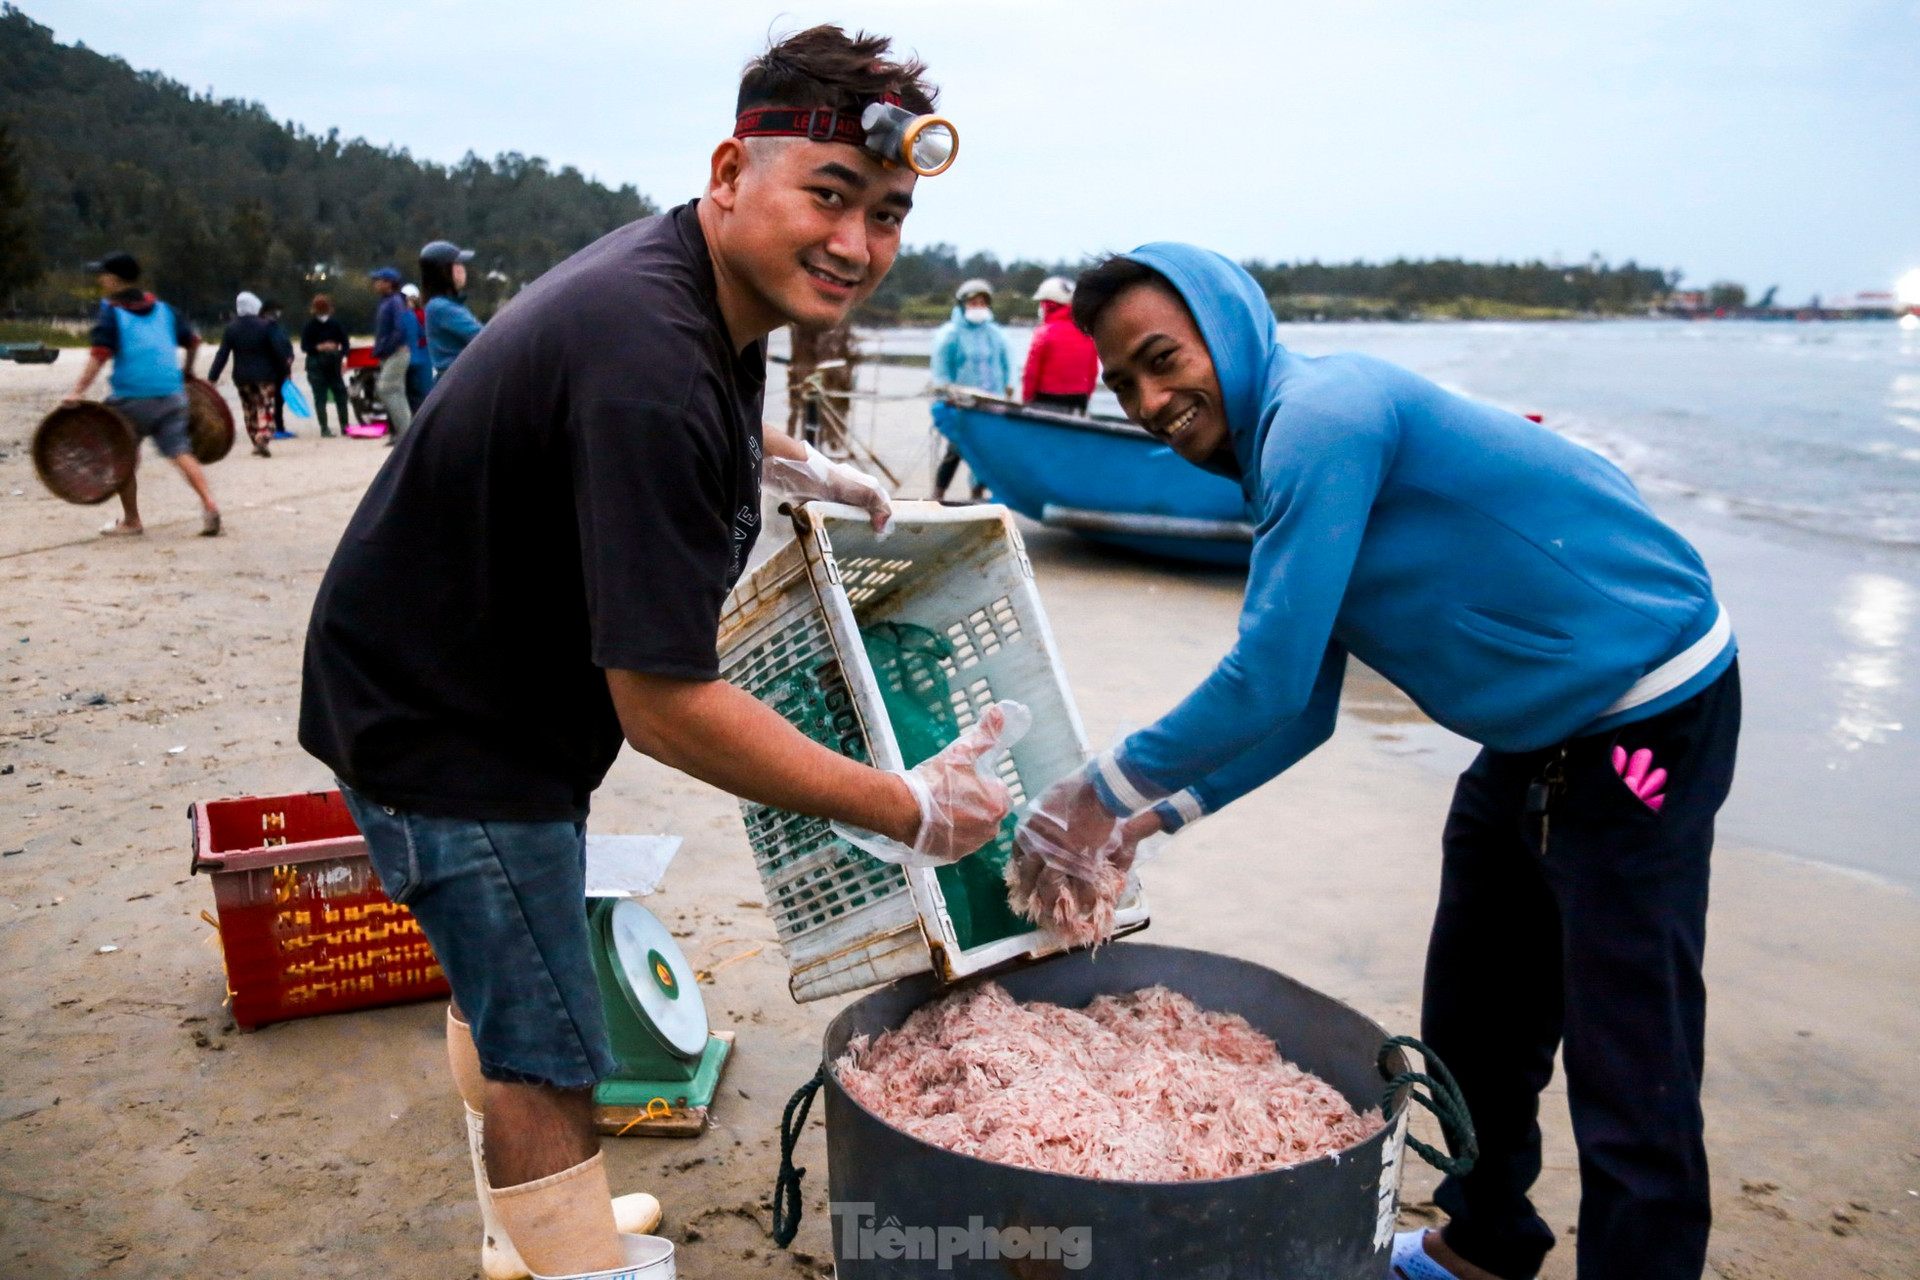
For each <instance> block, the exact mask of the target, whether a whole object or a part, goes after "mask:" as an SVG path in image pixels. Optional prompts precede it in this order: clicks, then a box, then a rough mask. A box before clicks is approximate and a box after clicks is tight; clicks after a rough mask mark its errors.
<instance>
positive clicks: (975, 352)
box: [933, 307, 1013, 396]
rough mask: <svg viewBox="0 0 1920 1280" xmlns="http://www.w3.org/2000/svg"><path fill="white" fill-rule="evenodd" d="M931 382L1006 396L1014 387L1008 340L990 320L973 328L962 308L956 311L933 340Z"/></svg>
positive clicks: (974, 325) (957, 308) (973, 325)
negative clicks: (1009, 388)
mask: <svg viewBox="0 0 1920 1280" xmlns="http://www.w3.org/2000/svg"><path fill="white" fill-rule="evenodd" d="M933 380H934V381H935V382H938V383H942V384H948V383H950V384H952V385H954V386H958V387H972V388H973V389H974V390H976V391H987V392H991V393H992V394H994V395H996V396H1003V395H1005V394H1007V388H1008V387H1011V386H1012V385H1013V358H1012V355H1011V353H1009V352H1008V350H1007V336H1006V335H1005V334H1004V333H1001V332H1000V326H999V325H997V324H995V323H994V322H993V321H992V320H983V321H981V322H980V323H979V324H975V323H974V322H973V321H971V320H969V319H967V315H966V308H965V307H955V308H954V309H953V318H952V319H951V320H949V321H947V322H946V323H945V324H943V325H941V326H940V331H939V332H938V333H936V334H934V336H933Z"/></svg>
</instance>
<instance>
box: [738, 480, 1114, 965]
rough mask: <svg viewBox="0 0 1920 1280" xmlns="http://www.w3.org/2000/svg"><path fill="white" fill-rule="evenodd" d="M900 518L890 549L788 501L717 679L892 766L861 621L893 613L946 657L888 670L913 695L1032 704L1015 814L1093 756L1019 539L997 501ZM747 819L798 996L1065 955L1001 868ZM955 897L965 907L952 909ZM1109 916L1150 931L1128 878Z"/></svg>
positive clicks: (959, 707) (1018, 756) (970, 704)
mask: <svg viewBox="0 0 1920 1280" xmlns="http://www.w3.org/2000/svg"><path fill="white" fill-rule="evenodd" d="M894 512H895V527H894V532H893V534H892V536H890V537H889V538H888V539H887V540H886V541H884V542H882V541H880V540H879V539H878V538H877V537H875V535H874V533H873V529H872V527H871V526H870V525H869V523H868V521H867V518H866V515H865V513H864V512H861V511H858V510H856V509H854V508H851V507H843V506H837V505H833V504H827V503H810V504H807V505H804V506H801V507H798V508H796V509H795V511H794V515H793V520H794V528H795V533H796V537H795V539H794V541H793V542H792V543H790V544H788V545H787V546H785V547H783V548H781V549H780V551H778V552H777V553H775V554H774V555H773V557H772V558H771V559H769V560H768V561H767V562H766V563H765V564H764V565H762V566H761V567H760V568H759V569H758V570H756V571H755V572H753V573H752V574H751V575H749V576H748V577H747V578H745V579H743V580H742V581H741V582H740V584H739V585H738V586H736V587H735V588H734V591H733V594H732V595H731V596H730V597H729V598H728V600H727V605H726V608H725V610H724V611H723V613H722V615H721V619H720V667H721V674H722V675H723V676H724V677H725V678H726V679H727V680H729V681H730V682H732V683H734V684H736V685H739V686H740V687H741V688H743V689H745V690H747V691H748V692H749V693H752V694H754V695H755V696H756V697H758V698H760V699H761V700H763V701H765V702H767V703H768V704H769V705H771V706H773V707H774V708H775V709H776V710H778V711H780V713H781V714H782V715H783V716H785V717H786V718H787V719H788V720H789V721H790V722H792V723H794V724H795V725H796V726H797V727H799V728H800V729H801V731H802V732H804V733H807V734H808V736H810V737H813V738H814V739H815V740H816V741H821V742H825V743H827V744H828V745H830V746H832V747H834V748H835V749H836V750H838V751H839V752H840V753H841V754H843V755H847V756H851V757H853V758H855V759H858V760H864V761H867V762H868V763H871V764H874V765H877V766H879V767H881V768H900V767H902V765H903V763H904V762H903V760H902V756H901V751H900V744H899V741H898V739H897V738H896V737H895V733H894V726H893V724H892V722H891V720H890V718H889V715H888V712H887V707H886V702H885V698H884V695H883V691H882V689H881V687H880V680H879V677H878V676H876V674H875V670H874V666H873V664H872V663H871V662H870V661H869V659H868V656H867V648H866V644H865V642H864V641H863V639H862V636H861V631H862V629H863V628H869V629H870V628H873V627H875V626H876V625H877V624H882V623H900V624H906V625H908V626H911V627H919V628H925V629H926V630H928V631H931V632H934V633H935V634H936V635H938V636H940V637H942V638H943V639H944V641H945V643H946V645H947V646H950V650H951V653H950V656H948V657H945V658H943V659H941V660H940V661H939V662H938V663H937V664H928V663H922V664H919V665H917V666H916V667H915V669H914V670H913V671H912V672H910V673H907V674H906V675H905V676H904V677H903V676H902V675H900V674H899V673H898V672H897V671H896V675H895V678H896V679H902V678H905V679H910V680H912V681H913V684H914V687H913V688H912V690H910V692H911V693H912V694H913V695H914V696H915V697H916V698H918V699H920V700H922V701H926V700H932V699H938V700H941V701H943V702H944V703H945V705H946V706H947V707H948V708H949V709H950V711H951V714H952V716H953V718H954V720H955V721H956V722H957V724H958V725H959V726H960V727H963V728H964V727H965V726H966V725H968V724H971V723H972V722H973V719H974V717H975V715H976V714H977V713H978V712H979V710H980V709H981V708H983V707H986V706H988V705H990V704H991V703H993V702H994V701H996V700H997V699H1000V698H1013V699H1016V700H1018V701H1020V702H1024V703H1026V704H1027V705H1028V706H1029V707H1031V708H1032V709H1033V729H1032V731H1031V732H1029V733H1028V734H1027V736H1026V737H1025V738H1024V739H1023V740H1022V741H1021V742H1020V744H1019V745H1018V746H1016V747H1015V748H1014V749H1013V752H1012V754H1011V756H1010V758H1009V759H1008V760H1007V761H1005V763H1004V764H1003V765H1002V767H1001V775H1002V776H1003V777H1004V778H1005V779H1006V781H1007V785H1008V788H1009V789H1010V790H1011V791H1012V793H1013V796H1014V803H1015V805H1016V807H1018V806H1019V805H1021V804H1023V803H1024V802H1025V800H1026V799H1027V798H1028V797H1029V796H1031V795H1034V794H1037V793H1038V792H1040V791H1041V790H1043V789H1044V788H1045V787H1046V786H1047V785H1048V784H1049V783H1051V782H1053V781H1054V780H1055V779H1057V778H1060V777H1062V776H1064V775H1065V774H1067V773H1069V772H1071V771H1072V770H1074V769H1076V768H1078V767H1079V766H1080V765H1081V763H1082V762H1084V761H1085V760H1086V758H1087V756H1088V754H1089V753H1088V749H1087V736H1086V730H1085V729H1084V728H1083V727H1082V726H1081V723H1080V713H1079V711H1078V710H1077V709H1076V708H1075V706H1074V702H1073V695H1072V693H1071V691H1070V690H1069V689H1068V687H1067V680H1066V673H1065V672H1064V671H1063V670H1062V669H1061V665H1060V658H1059V653H1058V650H1057V649H1056V647H1055V645H1054V642H1053V634H1052V632H1051V631H1050V630H1049V629H1048V627H1047V618H1046V613H1045V611H1044V610H1043V609H1042V607H1041V604H1040V596H1039V593H1038V592H1037V591H1036V590H1035V588H1034V584H1033V568H1032V566H1031V565H1030V564H1029V563H1028V561H1027V554H1026V548H1025V546H1024V545H1023V543H1022V542H1021V538H1020V531H1019V529H1018V528H1016V527H1015V525H1014V522H1013V517H1012V516H1011V515H1010V514H1009V513H1008V512H1007V510H1006V508H1004V507H1000V506H992V505H982V506H969V507H943V506H941V505H939V504H937V503H931V502H901V503H896V504H895V505H894ZM936 665H937V670H935V669H931V668H933V667H934V666H936ZM896 692H899V690H896ZM741 811H742V813H743V814H744V815H745V818H746V824H747V839H748V842H749V843H750V844H751V845H752V847H753V855H754V861H755V863H756V865H757V866H758V868H759V871H760V880H761V885H762V888H763V889H764V890H765V892H766V898H767V908H768V911H769V912H770V913H771V914H772V916H773V920H774V925H775V927H776V929H777V931H778V933H779V936H780V941H781V945H782V947H783V948H784V950H785V952H786V957H787V967H788V971H789V977H788V986H789V988H790V989H791V990H792V992H793V996H794V999H796V1000H817V999H820V998H822V997H825V996H831V995H838V994H841V993H843V992H848V991H856V990H859V989H860V988H862V987H868V986H873V985H875V984H877V983H882V982H890V981H892V980H893V979H895V978H900V977H904V976H906V975H908V974H912V973H920V972H923V971H926V970H929V969H931V970H933V971H934V972H935V973H937V974H938V975H939V976H940V977H941V979H942V980H943V981H952V980H954V979H956V978H960V977H963V976H965V975H967V974H971V973H978V972H981V971H982V970H985V969H990V968H993V967H994V966H996V965H1000V964H1003V963H1005V962H1007V961H1009V960H1015V959H1019V958H1023V957H1035V956H1042V955H1047V954H1050V953H1052V952H1055V951H1058V950H1060V949H1061V948H1062V944H1061V943H1060V941H1059V940H1058V939H1057V938H1056V937H1054V936H1053V935H1052V934H1050V933H1047V932H1044V931H1040V930H1036V929H1034V928H1032V926H1030V925H1027V924H1026V923H1025V922H1024V921H1019V922H1018V924H1017V927H1012V926H1010V925H1009V923H1008V922H1009V921H1011V920H1012V919H1013V917H1011V914H1010V912H1009V911H1008V910H1007V907H1006V895H1005V887H1004V885H1002V884H1000V883H999V880H998V877H997V876H996V877H992V878H991V883H990V885H989V884H988V883H987V881H988V877H987V876H985V875H984V874H982V873H975V874H974V875H973V876H972V877H971V879H972V883H971V884H970V885H968V884H962V883H960V880H961V879H962V878H963V877H962V876H961V875H960V874H959V873H957V872H952V871H950V872H947V873H946V875H945V876H943V875H942V873H941V871H940V870H937V869H936V870H908V869H906V868H902V867H896V866H893V865H891V864H889V863H885V862H881V861H880V860H879V859H877V858H874V857H872V856H871V855H869V854H866V853H864V852H862V851H861V850H859V849H856V848H853V847H852V846H850V845H848V844H847V843H846V842H845V841H844V840H841V839H839V838H838V837H836V836H835V835H834V834H833V832H832V829H831V828H830V827H829V826H828V824H827V822H826V820H825V819H820V818H810V817H805V816H802V815H800V814H794V813H788V812H786V811H784V810H779V809H770V808H767V807H766V806H763V805H757V804H749V803H743V804H742V805H741ZM956 895H957V896H958V897H960V898H963V899H964V901H949V898H950V896H956ZM990 898H991V899H997V900H989V899H990ZM1116 919H1117V926H1118V927H1117V930H1116V932H1118V933H1129V932H1132V931H1134V930H1136V929H1140V928H1143V927H1145V925H1146V923H1147V904H1146V898H1145V895H1144V894H1143V893H1142V892H1141V891H1140V888H1139V885H1138V882H1137V881H1136V882H1135V883H1133V884H1132V885H1131V886H1130V887H1129V892H1128V896H1127V898H1126V899H1125V900H1124V901H1123V902H1122V903H1121V904H1120V909H1119V911H1118V913H1117V917H1116ZM956 920H959V921H961V923H960V924H959V925H958V926H956Z"/></svg>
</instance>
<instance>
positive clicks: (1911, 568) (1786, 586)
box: [865, 319, 1920, 888]
mask: <svg viewBox="0 0 1920 1280" xmlns="http://www.w3.org/2000/svg"><path fill="white" fill-rule="evenodd" d="M1030 333H1031V331H1030V330H1026V329H1009V330H1008V337H1009V339H1010V340H1011V343H1012V345H1013V348H1014V365H1015V369H1016V370H1017V369H1018V368H1019V366H1020V362H1021V360H1022V358H1023V357H1024V353H1025V348H1026V342H1027V340H1028V338H1029V336H1030ZM866 336H867V337H868V341H867V342H866V344H865V345H866V346H867V347H868V348H869V349H877V350H881V351H885V352H887V353H889V354H893V355H898V356H913V355H925V354H926V352H927V351H928V344H929V339H930V336H931V331H929V330H888V331H884V332H880V333H875V334H872V335H866ZM1280 340H1281V341H1282V342H1284V343H1286V344H1287V345H1288V346H1289V347H1292V348H1293V349H1294V350H1296V351H1299V352H1301V353H1302V354H1305V355H1324V354H1327V353H1329V352H1333V351H1360V352H1365V353H1366V354H1369V355H1374V356H1379V357H1381V358H1382V359H1386V360H1391V361H1393V362H1394V363H1396V364H1399V365H1402V366H1404V367H1406V368H1409V369H1412V370H1414V371H1415V372H1417V373H1420V374H1423V375H1425V376H1427V377H1429V378H1432V379H1434V380H1435V381H1437V382H1440V383H1441V384H1443V385H1445V386H1447V387H1449V388H1452V389H1453V390H1456V391H1459V392H1461V393H1463V394H1465V395H1470V396H1473V397H1476V398H1479V399H1484V400H1489V401H1492V402H1494V403H1497V404H1501V405H1505V406H1507V407H1508V408H1511V409H1514V410H1516V411H1519V412H1523V413H1538V414H1540V415H1541V416H1542V417H1543V418H1544V419H1545V422H1546V425H1547V427H1548V428H1549V429H1551V430H1555V431H1559V432H1561V433H1562V434H1564V435H1566V436H1568V437H1570V438H1571V439H1574V440H1577V441H1579V442H1580V443H1582V444H1585V445H1587V446H1588V447H1590V448H1592V449H1594V450H1596V451H1597V452H1599V453H1601V454H1602V455H1604V456H1606V457H1608V458H1609V459H1611V460H1612V461H1613V462H1615V463H1616V464H1617V465H1619V466H1620V467H1621V468H1622V469H1623V470H1624V471H1626V473H1627V474H1628V475H1629V476H1631V477H1632V478H1633V480H1634V482H1635V483H1636V484H1637V485H1638V486H1639V487H1640V490H1641V492H1642V493H1644V494H1645V495H1646V496H1647V498H1648V500H1649V502H1650V503H1652V505H1653V506H1654V507H1655V509H1656V510H1658V511H1659V513H1660V514H1661V515H1662V516H1663V517H1664V518H1665V519H1667V520H1669V521H1670V522H1672V523H1673V524H1674V525H1675V526H1676V527H1677V528H1679V529H1680V531H1681V532H1682V533H1684V534H1685V535H1686V536H1687V537H1688V538H1690V539H1691V540H1692V541H1693V542H1694V544H1695V545H1696V546H1697V547H1698V548H1699V549H1700V551H1701V554H1702V555H1703V556H1704V557H1705V559H1706V562H1707V566H1708V568H1709V569H1710V570H1711V571H1712V573H1713V576H1714V582H1715V587H1716V590H1717V591H1718V593H1719V595H1720V598H1721V600H1722V602H1723V603H1724V604H1725V606H1726V607H1727V609H1728V611H1729V613H1730V614H1731V615H1732V619H1733V625H1734V630H1735V633H1736V634H1737V635H1738V637H1739V642H1740V650H1741V660H1740V665H1741V675H1742V680H1743V685H1744V692H1745V703H1746V717H1745V728H1744V731H1743V733H1742V736H1741V744H1740V751H1741V757H1740V765H1739V771H1738V774H1737V777H1736V781H1735V785H1734V791H1733V795H1732V797H1731V798H1730V800H1729V801H1728V804H1727V807H1726V809H1725V810H1724V812H1723V815H1722V823H1721V828H1722V831H1723V833H1724V835H1725V837H1726V838H1727V839H1728V840H1731V841H1734V842H1738V843H1740V844H1743V845H1747V846H1754V847H1760V848H1765V849H1771V850H1775V851H1778V852H1782V853H1786V854H1789V855H1792V856H1797V857H1802V858H1808V859H1812V860H1816V861H1821V862H1826V863H1830V864H1834V865H1838V866H1842V867H1847V868H1851V869H1855V870H1859V871H1864V872H1867V873H1869V874H1873V875H1877V876H1880V877H1883V878H1886V879H1889V880H1892V881H1894V882H1897V883H1901V884H1904V885H1906V886H1908V887H1910V888H1920V331H1916V330H1914V329H1903V328H1901V327H1900V326H1899V325H1896V324H1893V323H1889V322H1851V323H1839V322H1827V323H1808V322H1791V321H1786V322H1770V321H1702V322H1688V321H1669V320H1645V319H1633V320H1611V321H1592V322H1578V321H1576V322H1564V323H1532V324H1526V323H1496V322H1458V323H1422V324H1326V325H1314V324H1292V325H1282V326H1281V327H1280ZM1093 407H1094V411H1095V412H1101V411H1103V410H1104V411H1106V412H1110V413H1117V412H1118V405H1117V404H1115V403H1114V402H1113V400H1112V397H1111V396H1110V395H1107V394H1106V393H1105V392H1102V393H1100V394H1099V395H1097V396H1096V397H1095V401H1094V406H1093ZM1178 571H1179V570H1176V569H1169V572H1178ZM1461 745H1462V746H1463V747H1464V744H1461ZM1442 754H1444V755H1446V757H1447V759H1446V760H1445V761H1444V763H1447V764H1452V763H1455V757H1456V756H1457V755H1458V753H1457V752H1455V753H1442Z"/></svg>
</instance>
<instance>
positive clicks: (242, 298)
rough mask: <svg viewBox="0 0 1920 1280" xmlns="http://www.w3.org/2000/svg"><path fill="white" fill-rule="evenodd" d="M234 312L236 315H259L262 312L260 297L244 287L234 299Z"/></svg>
mask: <svg viewBox="0 0 1920 1280" xmlns="http://www.w3.org/2000/svg"><path fill="white" fill-rule="evenodd" d="M233 312H234V314H235V315H241V316H257V315H259V314H260V299H259V298H258V297H257V296H256V295H254V294H251V293H248V292H247V291H246V290H244V289H243V290H241V291H240V293H239V294H238V295H237V296H236V297H235V298H234V300H233Z"/></svg>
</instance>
